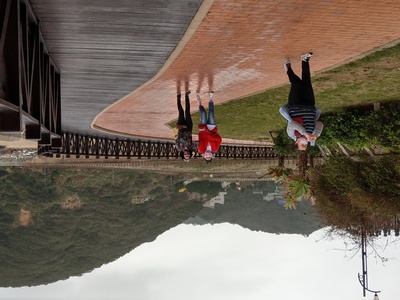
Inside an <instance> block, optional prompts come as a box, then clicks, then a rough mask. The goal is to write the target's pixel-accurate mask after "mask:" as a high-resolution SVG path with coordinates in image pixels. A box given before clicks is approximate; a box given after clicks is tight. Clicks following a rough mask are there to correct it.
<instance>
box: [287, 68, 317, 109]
mask: <svg viewBox="0 0 400 300" xmlns="http://www.w3.org/2000/svg"><path fill="white" fill-rule="evenodd" d="M301 70H302V74H301V79H300V78H299V76H297V75H296V74H295V73H294V72H293V70H292V68H291V67H289V68H288V71H287V75H288V77H289V80H290V83H291V86H290V92H289V97H288V106H293V105H306V106H315V98H314V91H313V88H312V85H311V74H310V64H309V63H308V62H305V61H302V62H301Z"/></svg>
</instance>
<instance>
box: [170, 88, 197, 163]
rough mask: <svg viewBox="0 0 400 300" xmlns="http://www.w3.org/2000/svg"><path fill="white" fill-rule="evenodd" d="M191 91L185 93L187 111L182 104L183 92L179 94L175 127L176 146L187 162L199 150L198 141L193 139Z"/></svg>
mask: <svg viewBox="0 0 400 300" xmlns="http://www.w3.org/2000/svg"><path fill="white" fill-rule="evenodd" d="M189 94H190V91H187V92H186V93H185V111H184V110H183V107H182V104H181V94H177V99H176V104H177V106H178V113H179V115H178V122H177V123H176V127H175V130H174V131H175V134H174V135H175V146H176V149H177V150H178V151H179V156H180V157H181V158H182V159H183V160H184V161H186V162H188V161H189V159H190V158H191V157H192V156H193V154H194V153H195V152H196V151H197V147H196V143H193V140H192V130H193V122H192V116H191V115H190V100H189Z"/></svg>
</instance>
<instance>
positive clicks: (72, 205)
mask: <svg viewBox="0 0 400 300" xmlns="http://www.w3.org/2000/svg"><path fill="white" fill-rule="evenodd" d="M81 207H82V201H81V200H80V199H79V198H78V197H77V196H75V195H74V196H71V197H68V198H67V199H65V200H64V201H62V202H61V208H62V209H73V210H76V209H80V208H81Z"/></svg>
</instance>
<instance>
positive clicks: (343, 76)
mask: <svg viewBox="0 0 400 300" xmlns="http://www.w3.org/2000/svg"><path fill="white" fill-rule="evenodd" d="M399 78H400V44H399V45H396V46H394V47H391V48H387V49H384V50H381V51H378V52H375V53H373V54H371V55H368V56H366V57H364V58H361V59H359V60H357V61H354V62H351V63H348V64H346V65H343V66H340V67H337V68H335V69H332V70H329V71H326V72H322V73H320V74H316V75H314V76H313V77H312V81H313V87H314V93H315V98H316V104H317V106H319V107H321V108H322V110H323V113H324V112H325V113H326V112H334V111H338V110H341V109H342V108H344V107H347V106H353V105H360V104H367V103H373V102H385V101H394V100H398V101H400V84H399ZM289 88H290V86H289V84H287V85H285V86H281V87H278V88H274V89H270V90H268V91H265V92H263V93H261V94H257V95H254V96H250V97H246V98H242V99H238V100H234V101H230V102H227V103H224V104H221V105H218V106H217V107H216V108H215V110H216V117H217V120H218V124H219V132H220V134H221V136H222V137H223V138H232V139H243V140H255V141H260V140H262V141H265V140H267V139H268V140H271V138H270V135H269V131H276V130H282V129H283V128H284V126H285V120H284V119H283V118H282V117H281V116H280V114H279V112H278V109H279V107H280V106H281V105H284V104H286V99H287V95H288V92H289ZM198 118H199V116H198V114H194V116H193V119H194V120H196V119H198ZM322 120H323V116H322ZM171 126H174V124H172V123H171Z"/></svg>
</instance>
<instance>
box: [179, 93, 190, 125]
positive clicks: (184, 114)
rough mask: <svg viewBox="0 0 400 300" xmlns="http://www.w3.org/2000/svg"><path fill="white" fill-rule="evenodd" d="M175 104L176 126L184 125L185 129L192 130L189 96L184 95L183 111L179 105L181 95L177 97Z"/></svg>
mask: <svg viewBox="0 0 400 300" xmlns="http://www.w3.org/2000/svg"><path fill="white" fill-rule="evenodd" d="M176 104H177V105H178V112H179V116H178V123H177V124H178V125H186V127H187V129H189V130H190V131H192V130H193V122H192V116H191V115H190V101H189V95H188V94H185V111H183V107H182V104H181V95H180V94H179V95H177V99H176Z"/></svg>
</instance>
